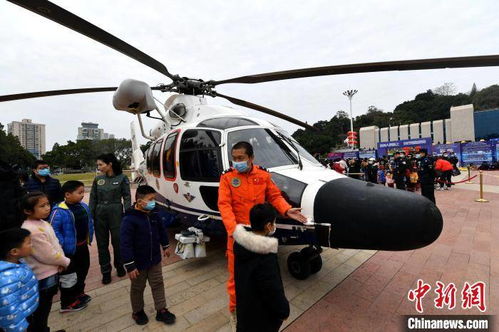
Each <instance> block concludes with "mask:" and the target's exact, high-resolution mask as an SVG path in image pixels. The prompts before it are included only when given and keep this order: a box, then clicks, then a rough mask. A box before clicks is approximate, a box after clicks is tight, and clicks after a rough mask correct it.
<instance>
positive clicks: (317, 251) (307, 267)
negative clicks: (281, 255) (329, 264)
mask: <svg viewBox="0 0 499 332" xmlns="http://www.w3.org/2000/svg"><path fill="white" fill-rule="evenodd" d="M321 252H322V249H321V248H320V247H317V248H316V247H314V246H309V247H305V248H303V249H302V250H300V251H295V252H293V253H291V254H290V255H289V256H288V271H289V273H290V274H291V275H292V276H293V277H294V278H296V279H298V280H305V279H307V278H308V277H309V276H310V275H311V274H314V273H317V272H319V271H320V270H321V268H322V258H321Z"/></svg>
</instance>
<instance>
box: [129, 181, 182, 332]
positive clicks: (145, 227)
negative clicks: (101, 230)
mask: <svg viewBox="0 0 499 332" xmlns="http://www.w3.org/2000/svg"><path fill="white" fill-rule="evenodd" d="M155 197H156V191H155V190H154V188H152V187H150V186H147V185H146V186H139V187H138V188H137V191H136V192H135V204H134V205H132V206H131V207H130V208H129V209H128V210H127V211H126V212H125V216H124V217H123V220H122V222H121V232H120V248H121V257H122V259H123V262H124V267H125V269H126V271H127V272H128V277H129V278H130V281H131V287H130V300H131V304H132V312H133V313H132V318H133V320H135V323H137V324H138V325H145V324H147V323H148V322H149V318H148V317H147V315H146V313H145V312H144V289H145V287H146V282H147V281H149V286H150V287H151V291H152V297H153V299H154V307H155V309H156V320H157V321H160V322H164V323H165V324H173V323H175V319H176V317H175V315H174V314H172V313H171V312H170V311H169V310H168V309H167V308H166V299H165V286H164V283H163V275H162V272H161V268H162V267H161V253H163V255H164V256H165V257H170V252H169V251H168V247H169V245H168V235H167V233H166V229H165V228H164V225H163V222H162V219H161V214H160V213H158V209H157V208H156V201H155Z"/></svg>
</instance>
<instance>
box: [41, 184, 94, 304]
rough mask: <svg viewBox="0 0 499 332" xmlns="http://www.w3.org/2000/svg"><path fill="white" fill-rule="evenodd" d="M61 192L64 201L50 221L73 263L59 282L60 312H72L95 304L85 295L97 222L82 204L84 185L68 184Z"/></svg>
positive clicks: (65, 253) (53, 213) (53, 211)
mask: <svg viewBox="0 0 499 332" xmlns="http://www.w3.org/2000/svg"><path fill="white" fill-rule="evenodd" d="M62 192H63V193H64V201H62V202H60V203H58V204H56V205H54V207H53V209H52V213H51V214H50V218H49V220H50V224H51V225H52V228H53V229H54V232H55V235H56V236H57V239H58V240H59V244H60V245H61V247H62V250H64V255H66V257H68V258H70V259H71V263H70V264H69V266H68V268H67V270H65V271H64V272H62V273H61V274H60V278H59V286H60V290H61V310H60V312H73V311H79V310H82V309H85V307H86V306H87V304H88V302H90V301H91V300H92V298H91V297H90V295H87V294H85V280H86V278H87V275H88V270H89V269H90V252H89V250H88V246H89V245H90V244H91V243H92V238H93V236H94V222H93V218H92V214H91V213H90V209H89V207H88V205H87V204H85V203H83V202H82V200H83V196H84V195H85V185H84V184H83V182H80V181H73V180H71V181H67V182H66V183H64V185H63V186H62Z"/></svg>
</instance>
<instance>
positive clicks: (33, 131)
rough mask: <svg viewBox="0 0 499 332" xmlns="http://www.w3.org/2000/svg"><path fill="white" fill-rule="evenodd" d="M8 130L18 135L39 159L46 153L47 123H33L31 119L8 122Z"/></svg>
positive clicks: (26, 147) (27, 148)
mask: <svg viewBox="0 0 499 332" xmlns="http://www.w3.org/2000/svg"><path fill="white" fill-rule="evenodd" d="M7 132H8V133H9V134H12V135H14V136H16V137H17V138H18V139H19V142H20V143H21V145H22V146H23V147H24V148H25V149H26V150H28V151H29V152H31V153H32V154H33V155H34V156H35V157H36V158H37V159H41V157H42V155H43V154H45V125H44V124H40V123H33V122H31V119H22V120H21V121H20V122H19V121H12V122H11V123H9V124H7Z"/></svg>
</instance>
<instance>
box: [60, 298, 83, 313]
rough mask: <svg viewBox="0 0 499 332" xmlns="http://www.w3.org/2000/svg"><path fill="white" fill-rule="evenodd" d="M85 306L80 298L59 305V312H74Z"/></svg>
mask: <svg viewBox="0 0 499 332" xmlns="http://www.w3.org/2000/svg"><path fill="white" fill-rule="evenodd" d="M86 307H87V304H86V303H82V302H80V300H76V301H74V302H73V303H71V304H70V305H67V306H65V307H61V309H60V310H59V312H61V313H62V312H75V311H80V310H83V309H85V308H86Z"/></svg>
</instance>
